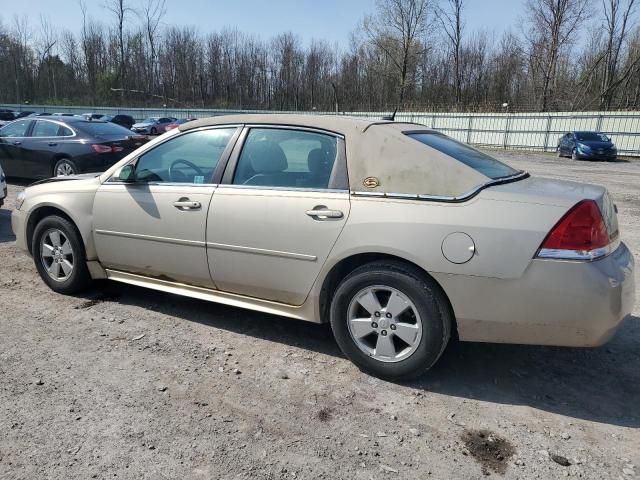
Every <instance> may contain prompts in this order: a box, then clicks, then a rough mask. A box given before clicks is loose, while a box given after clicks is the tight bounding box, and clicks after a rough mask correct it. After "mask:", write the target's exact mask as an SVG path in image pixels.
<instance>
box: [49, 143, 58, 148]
mask: <svg viewBox="0 0 640 480" xmlns="http://www.w3.org/2000/svg"><path fill="white" fill-rule="evenodd" d="M47 145H49V146H50V147H57V146H58V144H57V143H48V144H47Z"/></svg>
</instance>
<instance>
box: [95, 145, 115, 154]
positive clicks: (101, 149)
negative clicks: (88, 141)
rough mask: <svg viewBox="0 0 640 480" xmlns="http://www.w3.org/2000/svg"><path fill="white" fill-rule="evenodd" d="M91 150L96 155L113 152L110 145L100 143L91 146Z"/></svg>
mask: <svg viewBox="0 0 640 480" xmlns="http://www.w3.org/2000/svg"><path fill="white" fill-rule="evenodd" d="M91 148H93V151H94V152H96V153H111V152H112V151H113V150H112V148H111V147H110V146H109V145H100V144H99V143H96V144H93V145H91Z"/></svg>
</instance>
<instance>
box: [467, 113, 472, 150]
mask: <svg viewBox="0 0 640 480" xmlns="http://www.w3.org/2000/svg"><path fill="white" fill-rule="evenodd" d="M472 128H473V116H472V115H469V125H468V126H467V143H471V129H472Z"/></svg>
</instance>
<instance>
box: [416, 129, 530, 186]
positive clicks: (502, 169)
mask: <svg viewBox="0 0 640 480" xmlns="http://www.w3.org/2000/svg"><path fill="white" fill-rule="evenodd" d="M407 136H409V137H411V138H413V139H415V140H418V141H419V142H421V143H424V144H425V145H428V146H429V147H431V148H434V149H436V150H438V151H439V152H442V153H444V154H445V155H448V156H450V157H452V158H455V159H456V160H458V161H459V162H462V163H464V164H465V165H466V166H468V167H471V168H473V169H474V170H476V171H478V172H480V173H481V174H483V175H484V176H486V177H489V178H491V179H494V180H495V179H497V178H503V177H509V176H511V175H514V174H516V173H518V170H515V169H513V168H511V167H510V166H509V165H505V164H504V163H502V162H500V161H498V160H496V159H495V158H493V157H491V156H489V155H487V154H486V153H482V152H480V151H478V150H476V149H475V148H471V147H470V146H469V145H466V144H464V143H461V142H458V141H457V140H454V139H453V138H451V137H447V136H446V135H443V134H441V133H434V132H420V133H408V134H407Z"/></svg>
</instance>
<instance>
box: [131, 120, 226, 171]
mask: <svg viewBox="0 0 640 480" xmlns="http://www.w3.org/2000/svg"><path fill="white" fill-rule="evenodd" d="M235 131H236V128H235V127H234V128H216V129H211V130H202V131H198V132H191V133H186V134H184V135H180V136H177V137H175V138H173V139H171V140H167V141H166V142H165V143H162V144H161V145H158V146H157V147H155V148H154V149H152V150H150V151H148V152H147V153H145V154H144V155H142V156H141V157H140V159H139V160H138V162H137V165H136V181H138V182H147V183H150V182H152V183H209V182H210V181H211V178H212V177H213V171H214V170H215V168H216V166H217V165H218V162H219V161H220V157H222V154H223V152H224V149H225V148H226V147H227V144H228V143H229V140H230V139H231V137H232V136H233V134H234V132H235Z"/></svg>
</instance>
